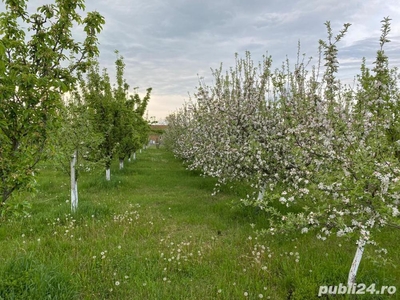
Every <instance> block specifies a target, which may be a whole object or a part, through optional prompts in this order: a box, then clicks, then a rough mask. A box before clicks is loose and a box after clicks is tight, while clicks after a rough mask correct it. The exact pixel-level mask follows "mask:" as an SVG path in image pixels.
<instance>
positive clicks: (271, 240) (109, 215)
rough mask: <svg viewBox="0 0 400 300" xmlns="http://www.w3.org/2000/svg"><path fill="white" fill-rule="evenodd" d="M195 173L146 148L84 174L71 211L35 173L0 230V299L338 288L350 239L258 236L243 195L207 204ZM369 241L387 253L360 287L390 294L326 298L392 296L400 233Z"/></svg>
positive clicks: (303, 294)
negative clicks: (105, 169) (121, 163)
mask: <svg viewBox="0 0 400 300" xmlns="http://www.w3.org/2000/svg"><path fill="white" fill-rule="evenodd" d="M198 175H199V174H196V173H195V172H189V171H187V170H185V169H184V167H182V166H181V163H180V162H179V161H176V160H175V159H174V158H173V156H172V154H170V153H169V152H167V151H166V150H164V149H152V148H151V149H148V150H146V151H144V152H143V153H142V154H139V155H138V160H136V161H133V162H132V163H126V164H125V169H123V170H118V166H117V162H115V165H113V166H112V177H111V181H110V182H107V181H106V180H105V178H104V174H103V173H102V172H101V173H100V172H94V173H83V174H81V177H80V179H79V180H80V181H79V190H80V195H79V201H80V202H79V207H78V211H77V212H76V213H75V214H71V213H70V203H69V202H68V198H69V189H68V188H69V187H68V183H69V179H68V177H67V176H66V175H64V174H62V173H60V172H58V171H57V170H55V169H54V168H53V167H52V166H50V165H43V166H42V167H41V172H40V174H39V175H38V177H37V183H38V192H37V193H36V194H35V195H29V194H20V195H19V196H18V197H16V198H15V199H13V200H12V201H11V202H10V204H9V206H8V211H7V213H6V214H5V215H4V216H3V218H2V219H1V222H0V299H261V298H262V299H317V298H318V297H317V294H318V288H319V286H320V285H338V284H339V283H345V282H346V281H347V275H348V269H349V266H350V264H351V261H352V258H353V255H354V251H355V244H354V242H355V241H351V240H345V239H340V238H337V239H330V240H329V241H325V242H323V241H320V240H317V239H316V238H314V237H313V236H312V235H300V236H299V235H291V234H289V233H288V234H285V235H279V236H277V235H275V236H265V235H257V234H256V230H260V229H263V228H266V227H267V226H268V217H267V215H265V214H264V213H263V212H260V211H256V210H254V208H249V207H241V206H240V205H239V199H240V197H241V195H243V194H246V192H247V190H246V187H244V186H240V185H235V186H234V187H232V188H230V187H225V188H223V189H222V191H221V192H220V193H219V194H217V195H216V196H211V194H212V191H213V188H214V184H215V181H214V180H213V179H211V178H202V177H200V176H198ZM24 200H25V201H26V200H28V201H29V203H31V208H29V207H28V206H21V205H19V206H18V205H17V204H18V203H23V201H24ZM377 240H378V241H379V242H380V243H381V245H382V247H386V248H387V249H388V250H389V253H388V254H387V255H386V256H385V257H384V259H379V260H378V261H377V262H374V260H373V259H369V260H364V261H363V262H362V263H361V266H360V270H359V274H358V282H362V283H365V284H366V285H367V286H368V285H370V284H372V283H375V284H376V286H377V287H378V288H379V287H380V286H383V285H387V286H396V287H397V288H398V289H399V291H398V292H397V293H396V294H394V295H392V296H389V295H357V296H356V295H346V296H340V295H337V296H330V297H328V296H324V298H323V299H400V296H399V295H400V270H399V268H398V267H396V265H397V266H398V265H399V262H400V253H399V251H397V248H398V245H399V243H400V231H399V230H390V229H385V230H382V232H381V233H380V235H379V236H378V237H377ZM366 252H367V255H370V256H371V257H375V258H376V257H377V256H376V255H375V253H374V252H373V249H372V248H370V249H369V248H367V249H366Z"/></svg>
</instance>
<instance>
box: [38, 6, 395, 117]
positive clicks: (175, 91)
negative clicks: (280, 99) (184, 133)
mask: <svg viewBox="0 0 400 300" xmlns="http://www.w3.org/2000/svg"><path fill="white" fill-rule="evenodd" d="M41 2H42V1H41V0H32V2H31V3H32V4H33V3H35V4H36V3H38V4H43V3H41ZM46 2H48V1H46ZM86 10H87V11H92V10H97V11H98V12H100V13H101V14H102V15H103V16H104V17H105V19H106V24H105V26H104V30H103V32H102V33H101V34H100V36H99V40H100V51H101V55H100V58H99V61H100V64H101V67H106V68H107V69H108V70H109V73H110V75H111V77H112V78H113V77H114V76H113V74H114V73H113V69H114V61H115V58H116V56H115V53H114V50H116V49H117V50H119V52H120V54H121V55H122V56H123V57H124V58H125V63H126V76H125V77H126V79H127V82H128V83H129V84H130V86H131V87H132V88H133V87H139V91H141V92H145V90H146V88H148V87H152V88H153V92H152V97H151V100H150V103H149V116H155V117H156V119H163V118H165V116H167V115H168V114H169V113H172V112H173V111H175V110H176V109H177V108H179V107H180V106H181V105H182V104H183V103H184V101H185V100H188V93H191V94H192V93H193V92H194V91H195V87H196V86H197V85H198V76H200V77H204V78H205V80H206V82H209V83H211V82H212V77H211V72H210V68H217V67H218V66H219V65H220V63H221V62H222V63H223V65H224V66H225V67H226V68H228V67H230V66H233V64H234V55H235V53H238V54H239V55H240V56H244V53H245V51H246V50H249V51H250V52H251V55H252V58H253V60H254V61H259V60H261V59H262V55H263V54H266V53H267V52H268V54H269V55H271V56H272V59H273V61H274V64H275V66H276V67H279V66H280V65H281V62H282V61H283V60H285V58H286V56H288V57H289V58H290V59H291V60H292V61H293V62H295V58H296V53H297V43H298V41H299V40H300V42H301V47H302V52H305V53H306V54H307V56H313V57H316V56H317V52H318V51H317V50H318V40H319V39H324V38H325V37H326V30H325V25H324V23H325V21H327V20H329V21H331V25H332V28H333V30H334V32H335V33H337V32H338V31H339V30H340V29H341V28H342V25H343V24H344V23H351V24H352V26H351V27H350V29H349V33H348V34H347V36H346V37H345V39H344V40H343V42H342V43H340V45H339V53H340V63H341V64H340V66H341V69H342V70H343V74H344V75H343V76H348V77H353V76H354V75H355V74H357V72H358V70H359V66H360V62H361V59H362V57H363V56H365V57H366V58H367V60H368V61H369V62H372V61H373V60H374V55H375V53H376V50H377V49H378V46H379V36H380V27H381V23H380V21H381V20H382V19H383V17H386V16H389V17H390V18H392V31H391V33H390V38H391V40H392V43H390V44H388V47H387V50H388V51H387V52H388V54H389V58H390V59H391V62H392V65H400V5H399V2H398V0H344V1H343V0H286V1H285V0H246V1H244V0H202V1H200V0H96V1H94V0H92V1H88V0H87V1H86Z"/></svg>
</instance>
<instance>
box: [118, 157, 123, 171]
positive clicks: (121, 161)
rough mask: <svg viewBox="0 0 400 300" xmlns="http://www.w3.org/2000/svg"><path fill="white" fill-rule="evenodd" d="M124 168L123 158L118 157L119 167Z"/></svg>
mask: <svg viewBox="0 0 400 300" xmlns="http://www.w3.org/2000/svg"><path fill="white" fill-rule="evenodd" d="M123 168H124V160H123V159H120V160H119V169H120V170H122V169H123Z"/></svg>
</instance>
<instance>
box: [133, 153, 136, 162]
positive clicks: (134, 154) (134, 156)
mask: <svg viewBox="0 0 400 300" xmlns="http://www.w3.org/2000/svg"><path fill="white" fill-rule="evenodd" d="M133 160H136V152H135V153H133Z"/></svg>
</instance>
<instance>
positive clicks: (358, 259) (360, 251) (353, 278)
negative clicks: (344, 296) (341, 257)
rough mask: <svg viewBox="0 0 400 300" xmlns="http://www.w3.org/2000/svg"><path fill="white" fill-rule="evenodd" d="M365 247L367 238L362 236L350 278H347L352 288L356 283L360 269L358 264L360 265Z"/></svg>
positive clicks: (348, 284)
mask: <svg viewBox="0 0 400 300" xmlns="http://www.w3.org/2000/svg"><path fill="white" fill-rule="evenodd" d="M364 248H365V240H364V239H362V238H360V239H359V243H358V245H357V251H356V254H355V255H354V259H353V263H352V264H351V268H350V272H349V278H348V279H347V286H348V287H349V288H350V287H351V286H353V285H354V284H355V283H356V276H357V271H358V266H359V265H360V262H361V259H362V256H363V253H364Z"/></svg>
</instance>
